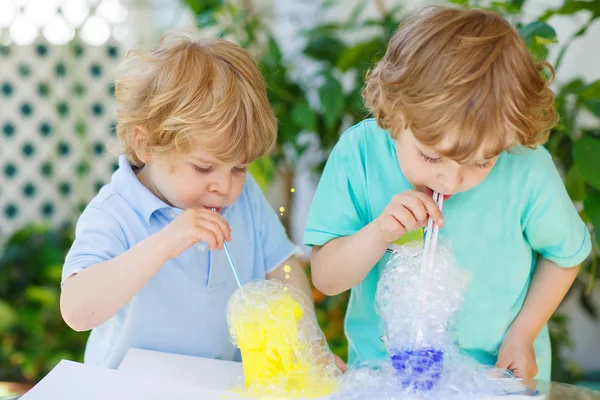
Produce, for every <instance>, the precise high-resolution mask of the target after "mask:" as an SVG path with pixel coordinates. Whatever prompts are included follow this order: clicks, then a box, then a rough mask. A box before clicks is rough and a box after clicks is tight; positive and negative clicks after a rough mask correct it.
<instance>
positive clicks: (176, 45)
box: [115, 30, 277, 166]
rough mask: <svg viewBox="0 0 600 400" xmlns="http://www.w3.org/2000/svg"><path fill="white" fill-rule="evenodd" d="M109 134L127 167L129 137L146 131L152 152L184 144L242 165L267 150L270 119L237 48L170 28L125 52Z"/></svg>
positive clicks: (253, 70) (260, 88)
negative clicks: (152, 43) (145, 48)
mask: <svg viewBox="0 0 600 400" xmlns="http://www.w3.org/2000/svg"><path fill="white" fill-rule="evenodd" d="M119 71H120V72H119V73H120V76H119V78H118V79H117V80H116V90H115V92H116V97H117V102H118V104H119V111H118V124H117V134H118V137H119V139H120V141H121V145H122V150H123V152H124V153H125V154H126V155H127V157H128V159H129V161H130V162H131V163H132V164H133V165H135V166H142V165H143V161H142V160H141V159H140V158H139V157H138V155H137V154H136V149H135V143H134V140H133V134H134V131H135V129H136V127H138V126H140V127H143V128H144V129H146V130H147V131H148V133H149V135H148V136H149V137H148V138H147V142H146V144H145V146H144V148H145V150H147V151H150V152H152V154H157V153H166V152H169V151H170V150H172V149H176V150H177V151H179V152H184V153H185V152H187V151H189V150H190V145H191V143H192V141H197V142H198V143H201V144H202V146H203V149H204V150H205V151H207V152H209V153H210V154H212V155H214V156H215V157H217V158H219V159H220V160H222V161H225V162H241V163H248V162H250V161H252V160H254V159H256V158H258V157H261V156H263V155H265V154H267V153H268V152H270V151H271V150H272V149H273V147H274V145H275V142H276V137H277V123H276V120H275V116H274V115H273V112H272V110H271V108H270V105H269V101H268V99H267V93H266V87H265V82H264V80H263V78H262V75H261V74H260V71H259V70H258V68H257V66H256V64H255V63H254V62H253V61H252V60H251V58H250V56H249V55H248V54H247V53H246V51H244V50H243V49H242V48H241V47H239V46H237V45H235V44H233V43H231V42H228V41H225V40H221V39H202V38H201V37H200V36H198V34H197V33H196V32H195V31H190V30H173V31H170V32H167V33H166V34H164V35H163V36H162V37H161V40H160V43H159V45H158V46H157V47H156V48H155V49H153V50H151V51H149V52H148V53H146V54H142V53H140V52H137V51H135V50H132V51H129V52H128V53H127V55H126V57H125V60H124V61H123V62H122V64H121V65H120V68H119Z"/></svg>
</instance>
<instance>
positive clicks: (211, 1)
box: [183, 0, 223, 15]
mask: <svg viewBox="0 0 600 400" xmlns="http://www.w3.org/2000/svg"><path fill="white" fill-rule="evenodd" d="M183 2H184V4H186V5H187V6H188V7H189V8H191V9H192V11H193V13H194V14H196V15H201V14H204V13H207V12H211V13H212V12H215V11H217V10H218V9H219V8H220V7H221V6H222V5H223V0H184V1H183Z"/></svg>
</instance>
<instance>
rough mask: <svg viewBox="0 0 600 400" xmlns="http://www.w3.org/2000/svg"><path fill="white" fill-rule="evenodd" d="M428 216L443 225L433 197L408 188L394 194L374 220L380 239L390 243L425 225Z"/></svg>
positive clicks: (442, 219) (440, 213)
mask: <svg viewBox="0 0 600 400" xmlns="http://www.w3.org/2000/svg"><path fill="white" fill-rule="evenodd" d="M429 216H432V217H433V220H434V221H435V222H436V223H437V224H438V225H439V226H443V225H444V218H443V216H442V212H441V211H440V209H439V208H438V206H437V205H436V204H435V202H434V201H433V199H432V198H431V197H429V196H427V195H426V194H425V193H421V192H417V191H416V190H409V191H406V192H402V193H400V194H397V195H395V196H394V197H393V198H392V201H390V203H389V204H388V206H387V207H386V208H385V210H383V212H382V213H381V215H380V216H379V217H377V219H376V220H375V222H376V225H377V227H378V228H379V232H380V235H381V239H382V240H384V241H386V242H390V243H391V242H393V241H395V240H397V239H398V238H400V237H401V236H402V235H404V234H406V233H408V232H411V231H413V230H415V229H417V228H419V227H421V226H425V225H427V219H428V218H429Z"/></svg>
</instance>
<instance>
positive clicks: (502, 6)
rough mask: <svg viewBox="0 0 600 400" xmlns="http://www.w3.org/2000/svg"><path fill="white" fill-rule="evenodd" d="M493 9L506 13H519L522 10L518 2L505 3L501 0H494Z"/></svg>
mask: <svg viewBox="0 0 600 400" xmlns="http://www.w3.org/2000/svg"><path fill="white" fill-rule="evenodd" d="M492 10H498V11H500V12H502V13H506V14H518V13H519V12H520V11H521V6H520V5H516V4H509V3H503V2H501V1H493V2H492Z"/></svg>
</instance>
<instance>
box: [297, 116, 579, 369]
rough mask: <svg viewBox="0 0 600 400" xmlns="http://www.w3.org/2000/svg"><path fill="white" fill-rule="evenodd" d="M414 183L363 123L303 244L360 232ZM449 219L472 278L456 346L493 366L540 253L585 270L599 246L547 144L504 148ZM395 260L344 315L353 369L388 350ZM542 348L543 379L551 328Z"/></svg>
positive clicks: (349, 136)
mask: <svg viewBox="0 0 600 400" xmlns="http://www.w3.org/2000/svg"><path fill="white" fill-rule="evenodd" d="M411 189H412V186H411V185H410V183H409V182H408V181H407V180H406V178H405V177H404V175H403V174H402V171H401V169H400V166H399V164H398V159H397V154H396V143H395V141H394V140H393V139H392V138H391V136H390V135H389V134H388V132H387V131H385V130H383V129H381V128H380V127H379V126H378V125H377V123H376V122H375V120H373V119H369V120H365V121H363V122H361V123H359V124H357V125H355V126H354V127H352V128H350V129H349V130H348V131H346V132H345V133H344V134H343V135H342V137H341V138H340V140H339V142H338V143H337V145H336V146H335V148H334V150H333V152H332V153H331V156H330V158H329V160H328V161H327V164H326V166H325V169H324V171H323V175H322V177H321V180H320V182H319V185H318V188H317V191H316V194H315V197H314V199H313V203H312V206H311V209H310V214H309V218H308V223H307V227H306V230H305V233H304V243H305V244H307V245H324V244H325V243H327V242H329V241H330V240H332V239H335V238H338V237H342V236H348V235H352V234H353V233H355V232H357V231H358V230H360V229H361V228H362V227H364V226H365V225H367V224H368V223H370V222H371V221H373V220H374V219H375V218H377V217H378V216H379V215H380V214H381V212H382V211H383V210H384V209H385V207H386V206H387V205H388V203H389V202H390V200H391V199H392V197H393V196H394V195H395V194H397V193H401V192H403V191H406V190H411ZM444 219H445V222H446V225H445V227H444V228H443V229H442V230H441V231H440V234H442V235H444V236H446V237H447V238H449V239H450V241H451V243H452V247H453V250H454V252H455V257H456V260H457V262H458V264H459V266H460V267H461V268H463V269H464V270H466V271H467V272H468V273H469V275H470V284H469V286H468V288H467V290H466V292H465V294H464V301H463V305H462V308H461V310H460V311H459V312H458V314H457V316H456V342H457V344H458V345H459V347H460V348H461V349H463V350H465V351H466V352H467V353H468V354H470V355H471V356H473V357H474V358H475V359H477V360H478V361H480V362H482V363H484V364H488V365H493V364H495V362H496V360H497V355H498V350H499V348H500V345H501V343H502V339H503V337H504V335H505V333H506V331H507V329H508V328H509V326H510V324H511V322H512V321H513V320H514V318H515V317H516V316H517V314H518V313H519V310H520V309H521V306H522V304H523V301H524V300H525V296H526V294H527V289H528V288H529V284H530V281H531V277H532V274H533V270H534V267H535V263H536V256H537V255H540V256H542V257H544V258H546V259H548V260H551V261H553V262H555V263H556V264H558V265H559V266H561V267H573V266H576V265H578V264H580V263H581V262H582V261H584V260H585V258H586V257H587V256H588V254H589V253H590V251H591V240H590V235H589V233H588V230H587V227H586V226H585V224H584V223H583V221H582V220H581V218H580V217H579V215H578V213H577V211H576V209H575V207H574V206H573V203H572V201H571V199H570V198H569V196H568V194H567V192H566V190H565V187H564V185H563V182H562V180H561V178H560V176H559V174H558V171H557V170H556V168H555V166H554V164H553V162H552V158H551V156H550V154H549V153H548V152H547V151H546V149H544V148H543V147H542V146H539V147H538V148H537V149H536V150H529V149H525V148H518V149H515V150H511V151H510V152H504V153H502V154H501V155H500V157H499V159H498V161H497V162H496V165H495V166H494V168H493V170H492V171H491V172H490V174H489V175H488V176H487V178H486V179H485V180H484V181H483V182H481V183H480V184H479V185H477V186H476V187H474V188H473V189H471V190H469V191H467V192H463V193H458V194H455V195H454V196H452V197H451V198H450V199H448V200H447V201H446V202H444ZM387 261H388V256H387V253H386V255H384V257H383V258H382V259H381V260H380V261H379V262H378V263H377V265H376V266H374V268H373V269H372V270H371V272H370V273H369V274H368V275H367V277H366V278H365V279H364V280H363V281H362V282H360V283H359V284H358V285H357V286H355V287H354V288H352V291H351V295H350V302H349V304H348V309H347V312H346V320H345V331H346V336H347V338H348V343H349V349H348V350H349V363H350V365H351V366H352V365H355V364H356V363H358V362H362V361H366V360H374V359H381V358H384V357H386V356H387V354H386V351H385V348H384V345H383V343H382V341H381V337H382V336H383V335H384V333H383V328H384V325H383V321H382V320H381V318H380V316H379V315H377V314H376V312H375V290H376V287H377V282H378V280H379V277H380V276H381V273H382V271H383V269H384V268H385V265H386V263H387ZM349 267H351V266H349ZM534 349H535V353H536V358H537V363H538V367H539V374H538V376H537V377H538V378H540V379H549V378H550V365H551V354H550V340H549V335H548V329H547V327H545V328H544V329H543V330H542V332H541V333H540V334H539V336H538V337H537V339H536V340H535V343H534Z"/></svg>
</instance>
